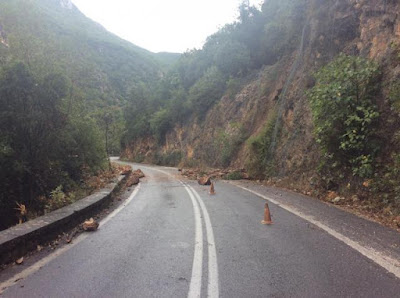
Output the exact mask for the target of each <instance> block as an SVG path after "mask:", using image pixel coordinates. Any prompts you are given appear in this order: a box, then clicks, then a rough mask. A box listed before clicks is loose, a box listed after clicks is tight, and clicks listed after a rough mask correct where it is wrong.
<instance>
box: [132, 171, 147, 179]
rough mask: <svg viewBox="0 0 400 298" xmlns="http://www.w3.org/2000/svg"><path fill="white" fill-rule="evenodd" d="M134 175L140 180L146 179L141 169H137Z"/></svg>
mask: <svg viewBox="0 0 400 298" xmlns="http://www.w3.org/2000/svg"><path fill="white" fill-rule="evenodd" d="M132 174H133V175H134V176H136V177H138V178H143V177H145V175H144V173H143V172H142V170H141V169H137V170H136V171H133V172H132Z"/></svg>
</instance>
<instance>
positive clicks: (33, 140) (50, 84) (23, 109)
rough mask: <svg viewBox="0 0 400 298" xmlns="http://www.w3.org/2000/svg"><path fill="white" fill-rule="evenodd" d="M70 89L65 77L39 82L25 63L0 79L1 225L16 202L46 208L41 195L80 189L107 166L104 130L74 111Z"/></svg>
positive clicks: (12, 66) (6, 70)
mask: <svg viewBox="0 0 400 298" xmlns="http://www.w3.org/2000/svg"><path fill="white" fill-rule="evenodd" d="M69 88H70V86H69V84H68V80H67V79H66V78H65V77H64V76H63V75H60V74H57V73H50V74H48V75H47V76H45V77H44V78H43V79H40V78H36V77H35V76H34V75H33V73H32V72H31V71H29V69H28V67H27V66H26V65H25V64H23V63H11V64H10V65H7V66H6V67H5V68H4V69H3V72H2V73H1V76H0V106H1V107H2V109H1V111H0V136H1V139H0V140H1V147H2V150H1V152H0V163H1V167H0V178H1V180H2V183H1V186H0V205H1V208H0V210H1V212H2V214H1V217H2V218H3V219H4V220H2V226H3V225H8V224H9V223H10V222H8V220H10V221H12V218H11V219H10V214H13V212H12V211H11V210H13V208H14V207H15V202H16V201H18V202H19V203H24V204H26V205H27V206H29V207H28V208H29V209H30V210H37V211H38V210H41V209H43V206H42V203H43V202H41V201H40V200H39V197H40V196H49V193H50V192H51V191H52V190H54V189H56V188H57V187H59V186H60V185H63V186H64V188H65V189H67V190H68V189H72V188H74V187H75V186H76V183H78V182H79V181H80V180H81V179H82V177H83V175H84V174H85V173H96V172H97V171H98V170H100V169H101V168H102V167H103V166H104V162H105V156H106V154H105V150H104V147H103V139H102V138H101V135H100V131H99V129H98V127H97V125H96V122H95V121H93V120H92V119H91V118H90V117H88V116H86V117H82V114H81V113H80V112H79V111H78V110H76V109H69V102H68V100H66V99H67V96H68V90H69Z"/></svg>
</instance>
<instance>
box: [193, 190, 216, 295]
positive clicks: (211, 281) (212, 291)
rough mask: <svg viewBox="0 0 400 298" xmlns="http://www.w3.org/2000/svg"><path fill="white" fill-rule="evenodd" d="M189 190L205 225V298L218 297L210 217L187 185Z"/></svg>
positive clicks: (198, 196) (196, 193)
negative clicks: (206, 261) (206, 258)
mask: <svg viewBox="0 0 400 298" xmlns="http://www.w3.org/2000/svg"><path fill="white" fill-rule="evenodd" d="M188 186H189V188H190V190H191V191H192V192H193V193H194V194H195V196H196V198H197V201H198V202H199V204H200V207H201V210H202V211H203V216H204V221H205V224H206V232H207V242H208V286H207V296H208V297H210V298H217V297H219V286H218V261H217V250H216V245H215V239H214V232H213V228H212V225H211V219H210V215H209V214H208V211H207V208H206V205H205V204H204V202H203V200H202V199H201V198H200V195H199V193H198V192H197V191H196V190H194V188H193V187H191V186H190V185H188Z"/></svg>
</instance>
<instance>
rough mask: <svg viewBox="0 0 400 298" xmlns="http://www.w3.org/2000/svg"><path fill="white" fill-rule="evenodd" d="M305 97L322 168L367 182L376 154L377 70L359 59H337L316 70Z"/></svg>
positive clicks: (340, 57)
mask: <svg viewBox="0 0 400 298" xmlns="http://www.w3.org/2000/svg"><path fill="white" fill-rule="evenodd" d="M315 77H316V80H317V83H316V85H315V86H314V87H313V88H312V89H311V91H310V92H309V94H308V96H309V99H310V102H311V109H312V112H313V120H314V126H315V137H316V141H317V143H318V144H319V145H320V148H321V153H322V158H323V165H322V168H323V169H326V170H328V171H333V172H334V173H335V174H338V173H339V172H341V173H342V174H341V175H339V176H343V173H345V172H346V170H349V171H351V173H352V174H353V175H354V176H358V177H362V178H368V177H371V175H372V173H373V165H374V158H375V156H376V154H377V152H378V150H379V146H378V144H377V141H376V135H375V132H376V126H377V120H378V117H379V113H378V110H377V107H376V105H375V98H374V97H375V95H376V93H377V91H378V90H379V77H380V76H379V70H378V67H377V65H376V64H375V63H373V62H371V61H368V60H366V59H364V58H361V57H352V56H346V55H340V56H339V57H338V58H337V59H335V60H334V61H333V62H331V63H329V64H328V65H327V66H325V67H323V68H322V69H320V70H319V71H318V72H317V73H316V75H315Z"/></svg>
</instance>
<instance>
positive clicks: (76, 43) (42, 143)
mask: <svg viewBox="0 0 400 298" xmlns="http://www.w3.org/2000/svg"><path fill="white" fill-rule="evenodd" d="M176 57H177V54H168V53H164V54H162V55H156V54H154V53H151V52H149V51H147V50H144V49H141V48H139V47H137V46H135V45H132V44H130V43H129V42H127V41H124V40H122V39H120V38H118V37H117V36H115V35H113V34H111V33H109V32H107V31H106V30H105V29H104V28H103V27H101V26H100V25H99V24H97V23H95V22H93V21H91V20H90V19H88V18H86V17H85V16H84V15H83V14H82V13H81V12H80V11H79V10H78V9H77V8H76V7H75V6H74V5H73V4H72V3H71V1H69V0H35V1H32V0H2V1H0V180H1V181H2V183H1V184H0V229H3V228H6V227H8V226H10V225H12V224H15V223H16V221H17V217H16V214H15V213H16V211H15V208H16V207H17V205H16V202H18V203H19V204H23V205H25V206H26V208H27V210H28V214H27V216H28V217H30V216H35V215H37V214H42V213H43V212H44V210H48V209H49V208H50V207H49V206H62V205H64V204H66V203H68V202H71V201H74V200H76V199H78V198H79V197H80V196H81V195H82V194H83V193H85V191H87V190H88V188H87V187H86V185H85V184H84V181H88V179H89V177H91V176H92V175H95V174H98V173H102V171H104V170H106V169H108V170H109V168H110V167H109V163H108V162H107V153H113V154H118V153H119V147H120V137H121V135H122V132H123V131H124V120H123V110H122V108H123V107H124V106H125V105H126V103H127V102H128V101H129V99H130V97H131V93H132V91H133V90H135V89H136V88H138V86H142V85H152V84H153V83H154V82H155V81H156V80H157V79H159V78H161V77H162V75H163V72H165V70H166V69H167V68H168V65H169V64H170V63H172V62H171V61H173V60H174V59H176ZM50 209H51V208H50Z"/></svg>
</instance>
